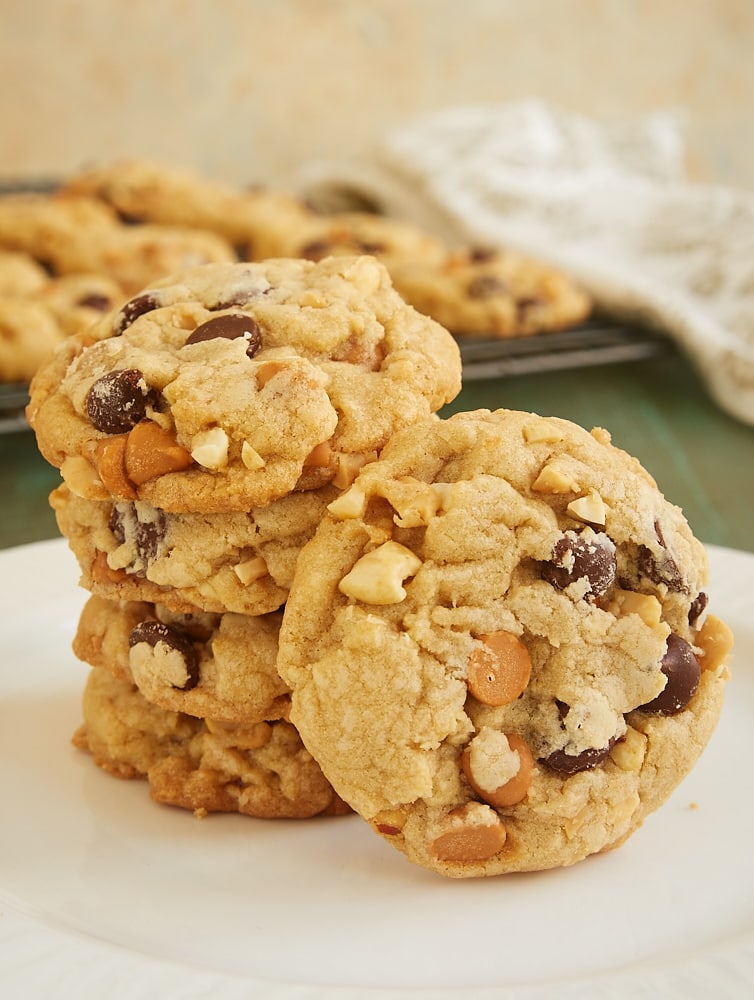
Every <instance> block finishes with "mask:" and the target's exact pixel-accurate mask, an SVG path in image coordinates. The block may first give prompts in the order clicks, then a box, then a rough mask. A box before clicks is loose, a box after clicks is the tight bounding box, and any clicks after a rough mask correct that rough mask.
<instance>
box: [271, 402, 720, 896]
mask: <svg viewBox="0 0 754 1000" xmlns="http://www.w3.org/2000/svg"><path fill="white" fill-rule="evenodd" d="M547 465H550V466H552V467H556V468H560V469H568V470H569V475H572V476H573V477H574V478H575V479H577V481H578V483H579V485H580V492H579V495H578V496H577V497H574V496H573V495H571V496H569V495H568V494H565V495H563V494H562V493H558V492H553V491H541V490H538V489H535V488H534V484H535V483H536V481H537V478H538V477H539V476H540V473H541V470H542V468H543V467H544V466H547ZM575 499H583V500H584V501H585V504H584V506H583V507H577V508H576V509H575V510H574V509H573V507H572V501H573V500H575ZM706 584H707V560H706V555H705V551H704V548H703V546H702V545H701V544H700V543H699V542H698V541H697V540H696V539H695V538H694V536H693V534H692V532H691V530H690V528H689V526H688V524H687V522H686V520H685V519H684V517H683V514H682V512H681V511H680V510H679V509H678V508H677V507H674V506H673V505H672V504H671V503H669V502H668V501H667V500H666V499H665V497H663V495H662V494H661V493H660V491H659V490H658V489H657V486H656V484H655V483H654V481H653V480H652V478H651V477H650V476H649V475H648V474H647V473H646V472H645V470H644V469H642V467H641V466H640V465H639V464H638V462H636V461H635V460H634V459H632V458H631V457H630V456H628V455H627V454H626V453H625V452H623V451H621V450H620V449H618V448H615V447H613V446H612V445H611V443H610V440H609V437H608V436H607V435H604V434H601V433H598V434H594V435H593V434H590V433H588V432H587V431H586V430H583V429H582V428H580V427H578V426H576V425H575V424H573V423H570V422H569V421H566V420H562V419H557V418H543V417H536V418H535V417H534V416H533V415H532V414H527V413H520V412H517V411H511V410H498V411H496V412H494V413H493V412H489V411H485V410H479V411H474V412H471V413H457V414H456V415H455V416H452V417H450V418H448V419H445V420H443V419H440V418H437V417H435V418H428V419H426V420H425V421H424V422H422V423H420V424H418V425H416V426H415V427H414V428H412V429H411V430H406V431H402V432H399V433H397V434H395V435H394V436H393V438H392V439H391V440H390V442H389V443H388V444H387V445H386V447H385V448H384V449H383V451H382V452H381V453H380V456H379V458H378V459H377V460H376V461H374V462H372V463H370V464H368V465H365V466H364V468H363V469H362V470H361V471H360V473H359V474H358V476H357V477H356V479H355V480H354V482H353V484H352V485H351V486H350V488H349V489H348V491H347V492H346V493H345V494H344V495H343V496H342V497H341V498H339V500H336V501H335V502H334V503H332V504H330V505H329V509H328V512H327V514H326V515H325V516H324V517H323V519H322V521H321V523H320V525H319V527H318V528H317V530H316V532H315V534H314V536H313V538H312V540H311V541H310V542H309V543H308V544H307V545H306V546H305V548H304V549H303V550H302V552H301V554H300V556H299V560H298V563H297V570H296V575H295V577H294V581H293V586H292V587H291V592H290V595H289V598H288V601H287V603H286V610H285V615H284V620H283V626H282V629H281V634H280V650H279V656H278V661H277V663H278V669H279V671H280V673H281V676H282V677H283V678H284V679H285V681H286V682H287V683H288V684H289V685H290V687H291V690H292V696H291V698H292V700H291V714H290V718H291V721H292V722H293V724H294V725H295V726H296V727H297V729H298V730H299V731H300V733H301V735H302V738H303V739H304V741H305V743H306V745H307V746H308V747H309V749H310V750H311V752H312V753H313V754H314V756H315V758H316V759H317V760H318V762H319V763H320V765H321V766H322V768H323V770H324V772H325V773H326V774H327V776H328V778H329V780H330V781H331V782H332V783H333V786H334V787H335V788H336V790H337V791H338V793H339V794H340V795H341V796H342V797H343V798H344V799H345V800H346V801H347V802H349V804H350V805H351V806H352V807H353V808H354V809H355V810H356V811H357V812H359V813H360V814H361V815H362V816H363V817H364V818H365V819H366V820H367V821H368V822H369V824H370V825H371V827H372V828H373V829H374V830H375V831H376V832H377V833H379V834H380V835H381V836H383V837H384V839H385V840H386V842H387V843H389V844H390V845H392V846H393V847H394V848H395V849H397V850H399V851H401V852H403V853H404V854H405V855H406V856H407V857H408V858H409V859H410V860H411V861H413V862H415V863H416V864H419V865H421V866H423V867H426V868H429V869H431V870H434V871H437V872H440V873H442V874H444V875H448V876H451V877H470V876H480V875H495V874H503V873H506V872H511V871H528V870H536V869H543V868H551V867H555V866H560V865H570V864H573V863H574V862H576V861H580V860H581V859H583V858H585V857H586V856H587V855H589V854H592V853H595V852H597V851H602V850H605V849H607V848H609V847H612V846H616V845H617V844H619V843H621V842H622V841H624V840H625V839H626V838H627V837H628V836H629V835H630V834H631V833H632V832H633V831H634V830H635V829H636V828H637V827H638V826H639V825H641V823H642V822H643V820H644V819H645V817H646V816H647V815H648V814H649V813H650V812H652V811H653V810H654V809H656V808H658V806H660V805H661V804H662V802H663V801H665V799H666V798H667V797H668V795H670V793H671V792H672V791H673V789H674V788H675V787H676V786H677V785H678V783H679V782H680V780H681V779H682V778H683V776H684V775H685V774H686V773H687V772H688V771H689V769H690V768H691V767H692V766H693V764H694V762H695V761H696V759H697V758H698V756H699V754H700V753H701V752H702V750H703V749H704V746H705V745H706V743H707V741H708V740H709V738H710V736H711V734H712V732H713V730H714V727H715V725H716V723H717V719H718V716H719V712H720V708H721V705H722V700H723V693H724V688H725V679H726V676H727V672H726V669H725V662H726V660H727V657H728V654H729V641H728V639H727V638H726V636H725V634H724V629H723V628H722V627H718V625H717V624H716V622H715V619H714V616H712V615H707V616H706V617H705V616H704V615H705V603H706V602H705V588H706ZM705 665H708V669H704V667H705ZM396 816H397V817H400V822H397V821H394V820H391V817H396Z"/></svg>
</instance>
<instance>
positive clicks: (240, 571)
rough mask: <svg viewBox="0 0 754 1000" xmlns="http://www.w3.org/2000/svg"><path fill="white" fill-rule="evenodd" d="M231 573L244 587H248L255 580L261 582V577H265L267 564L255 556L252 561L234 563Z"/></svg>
mask: <svg viewBox="0 0 754 1000" xmlns="http://www.w3.org/2000/svg"><path fill="white" fill-rule="evenodd" d="M233 572H234V573H235V574H236V576H237V577H238V579H239V580H240V581H241V583H242V584H243V585H244V587H248V585H249V584H250V583H253V582H254V581H255V580H261V579H262V577H263V576H267V563H266V562H265V561H264V559H263V558H262V557H261V556H255V557H254V558H253V559H247V560H246V562H242V563H236V565H235V566H234V567H233Z"/></svg>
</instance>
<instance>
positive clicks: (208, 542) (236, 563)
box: [50, 484, 338, 615]
mask: <svg viewBox="0 0 754 1000" xmlns="http://www.w3.org/2000/svg"><path fill="white" fill-rule="evenodd" d="M337 495H338V490H337V489H336V488H335V487H334V486H323V487H321V488H320V489H317V490H307V491H303V492H298V493H290V494H288V495H287V496H285V497H281V498H280V499H279V500H273V501H272V502H271V503H269V504H266V505H265V506H264V507H259V508H253V509H251V510H249V511H231V512H229V513H224V514H194V513H185V514H170V513H167V512H166V511H162V510H160V509H159V508H156V507H152V506H150V505H149V504H147V503H144V502H143V501H139V500H136V501H131V500H121V501H112V500H87V499H85V498H83V497H79V496H76V494H75V493H72V492H71V491H70V490H69V488H68V487H67V486H66V485H65V484H63V485H62V486H60V487H58V488H57V489H56V490H54V491H53V492H52V493H51V495H50V503H51V505H52V507H53V509H54V511H55V516H56V518H57V523H58V527H59V528H60V531H61V533H62V534H63V535H64V536H65V537H66V539H67V540H68V544H69V546H70V547H71V550H72V551H73V553H74V554H75V556H76V559H77V561H78V564H79V567H80V569H81V580H80V583H81V586H83V587H85V588H86V589H87V590H89V591H91V592H92V593H95V594H98V595H99V596H101V597H107V598H109V599H110V600H126V601H148V602H153V603H158V604H163V605H165V607H168V608H170V609H171V610H172V611H175V612H180V613H184V612H188V613H191V612H194V611H197V610H201V611H211V612H216V613H224V612H226V611H232V612H235V613H236V614H246V615H263V614H267V613H268V612H270V611H276V610H277V609H278V608H279V607H281V605H283V604H284V603H285V601H286V599H287V597H288V591H289V590H290V586H291V583H292V581H293V574H294V571H295V567H296V559H297V557H298V553H299V551H300V550H301V548H302V546H303V545H304V544H305V543H306V542H307V541H308V540H309V538H311V536H312V535H313V534H314V531H315V529H316V527H317V525H318V524H319V522H320V520H321V519H322V517H323V515H324V513H325V509H326V505H327V504H328V503H329V502H331V501H332V500H333V499H334V498H335V497H336V496H337Z"/></svg>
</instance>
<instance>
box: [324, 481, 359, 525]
mask: <svg viewBox="0 0 754 1000" xmlns="http://www.w3.org/2000/svg"><path fill="white" fill-rule="evenodd" d="M366 506H367V498H366V494H365V493H363V492H362V491H361V490H360V489H359V488H358V487H357V486H352V487H351V488H350V490H346V492H345V493H341V495H340V496H339V497H336V498H335V499H334V500H333V501H332V503H329V504H328V505H327V509H328V510H329V511H330V513H331V514H332V515H333V517H337V518H338V520H339V521H347V520H349V519H350V518H354V517H361V516H362V514H363V513H364V511H365V510H366Z"/></svg>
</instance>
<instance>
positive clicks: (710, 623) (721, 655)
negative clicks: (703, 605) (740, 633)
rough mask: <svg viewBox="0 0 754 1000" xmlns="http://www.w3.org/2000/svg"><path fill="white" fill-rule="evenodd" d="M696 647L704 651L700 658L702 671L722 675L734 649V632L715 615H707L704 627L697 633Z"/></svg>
mask: <svg viewBox="0 0 754 1000" xmlns="http://www.w3.org/2000/svg"><path fill="white" fill-rule="evenodd" d="M694 645H695V646H698V647H699V649H701V651H702V652H701V655H700V656H699V657H698V659H699V663H700V665H701V668H702V670H715V671H718V672H720V673H722V670H723V669H724V668H725V666H726V664H727V662H728V658H729V656H730V652H731V650H732V649H733V632H732V631H731V629H730V628H729V626H728V625H726V624H725V622H723V621H721V620H720V619H719V618H717V617H716V616H715V615H707V617H706V619H705V621H704V625H702V627H701V629H700V631H699V632H697V635H696V638H695V639H694Z"/></svg>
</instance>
